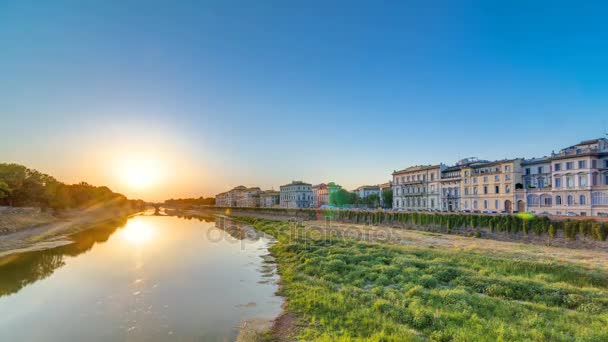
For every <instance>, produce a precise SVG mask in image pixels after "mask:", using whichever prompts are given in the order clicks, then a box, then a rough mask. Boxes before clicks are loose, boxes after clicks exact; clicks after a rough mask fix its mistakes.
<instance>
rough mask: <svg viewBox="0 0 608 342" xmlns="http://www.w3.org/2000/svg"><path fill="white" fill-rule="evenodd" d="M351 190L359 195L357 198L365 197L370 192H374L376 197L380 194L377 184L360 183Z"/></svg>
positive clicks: (370, 193)
mask: <svg viewBox="0 0 608 342" xmlns="http://www.w3.org/2000/svg"><path fill="white" fill-rule="evenodd" d="M353 192H354V193H356V194H357V195H359V198H366V197H367V196H369V195H372V194H376V195H378V197H380V195H381V193H380V186H379V185H362V186H360V187H358V188H356V189H355V190H354V191H353Z"/></svg>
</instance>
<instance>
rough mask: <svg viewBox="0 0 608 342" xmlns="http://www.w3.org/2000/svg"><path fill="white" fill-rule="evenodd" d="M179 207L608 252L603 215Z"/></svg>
mask: <svg viewBox="0 0 608 342" xmlns="http://www.w3.org/2000/svg"><path fill="white" fill-rule="evenodd" d="M176 212H178V213H180V215H185V216H188V215H199V214H207V215H210V214H224V215H232V216H241V217H256V218H263V219H270V220H279V221H299V222H308V221H315V220H323V221H326V222H332V223H341V224H365V225H369V226H377V227H387V228H397V229H404V230H419V231H426V232H433V233H442V234H450V235H458V236H465V237H471V236H475V237H478V238H482V239H487V240H498V241H510V242H521V243H526V244H533V245H543V246H544V245H548V246H557V247H567V248H571V249H584V250H600V251H606V252H608V220H607V219H606V218H600V217H593V218H585V217H574V218H565V217H546V216H534V215H530V214H522V215H519V214H517V215H481V214H453V213H425V212H420V213H418V212H392V211H373V210H368V211H362V210H321V209H282V208H222V207H197V208H191V209H182V210H176Z"/></svg>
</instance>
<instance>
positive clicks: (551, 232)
mask: <svg viewBox="0 0 608 342" xmlns="http://www.w3.org/2000/svg"><path fill="white" fill-rule="evenodd" d="M555 235H557V230H556V229H555V226H554V225H553V224H550V225H549V236H550V237H551V238H554V237H555Z"/></svg>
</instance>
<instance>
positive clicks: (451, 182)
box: [439, 159, 471, 212]
mask: <svg viewBox="0 0 608 342" xmlns="http://www.w3.org/2000/svg"><path fill="white" fill-rule="evenodd" d="M470 163H471V161H469V159H463V160H461V161H459V162H458V163H457V164H456V165H454V166H450V167H446V168H445V169H443V170H441V179H440V180H439V183H440V185H439V188H440V191H441V211H448V212H454V211H459V210H460V183H461V182H462V173H461V170H462V168H463V167H464V166H466V165H468V164H470Z"/></svg>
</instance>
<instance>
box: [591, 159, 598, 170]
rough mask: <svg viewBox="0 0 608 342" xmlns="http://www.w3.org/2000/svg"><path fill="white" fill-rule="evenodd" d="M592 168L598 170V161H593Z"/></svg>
mask: <svg viewBox="0 0 608 342" xmlns="http://www.w3.org/2000/svg"><path fill="white" fill-rule="evenodd" d="M591 168H593V169H597V160H592V161H591Z"/></svg>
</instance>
